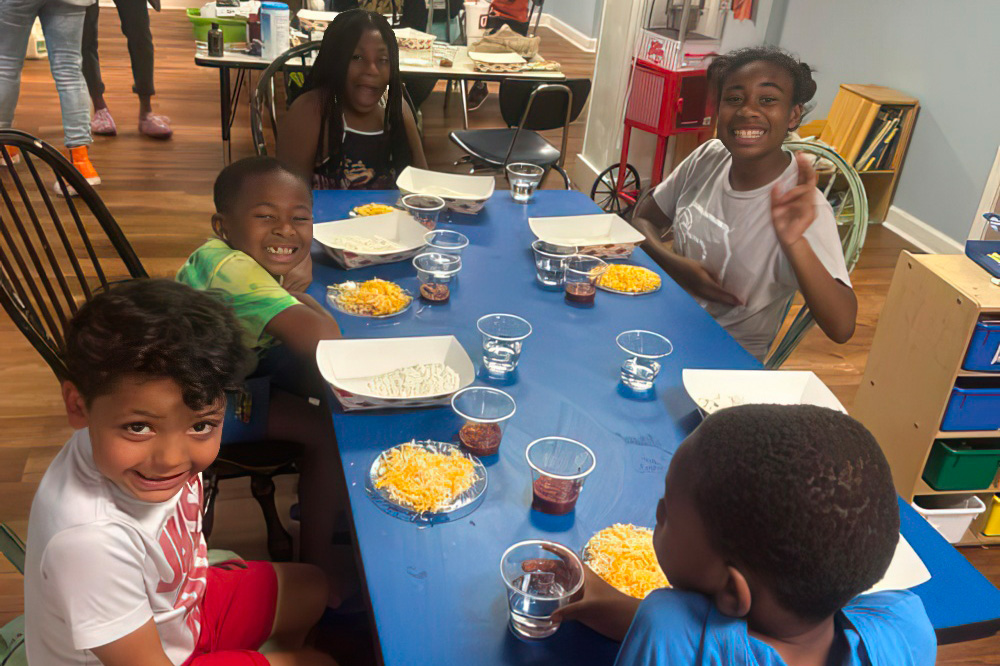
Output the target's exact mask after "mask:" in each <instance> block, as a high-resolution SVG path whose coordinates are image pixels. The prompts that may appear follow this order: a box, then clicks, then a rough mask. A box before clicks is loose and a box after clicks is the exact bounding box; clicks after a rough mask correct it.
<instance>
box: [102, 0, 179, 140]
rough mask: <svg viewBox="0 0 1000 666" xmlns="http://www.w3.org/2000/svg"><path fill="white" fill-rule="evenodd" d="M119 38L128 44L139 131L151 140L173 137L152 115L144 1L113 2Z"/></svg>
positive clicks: (165, 124) (153, 91) (166, 121)
mask: <svg viewBox="0 0 1000 666" xmlns="http://www.w3.org/2000/svg"><path fill="white" fill-rule="evenodd" d="M115 7H117V8H118V17H119V19H120V20H121V26H122V34H123V35H125V39H126V41H127V42H128V55H129V60H130V61H131V63H132V83H133V85H132V91H133V92H134V93H135V94H136V95H138V97H139V131H140V132H141V133H143V134H145V135H146V136H149V137H152V138H154V139H169V138H170V136H171V135H172V134H173V131H172V130H171V129H170V119H169V118H167V117H166V116H162V115H159V114H155V113H153V102H152V97H153V95H155V94H156V89H155V87H154V85H153V63H154V52H153V33H152V32H151V31H150V29H149V8H148V7H147V6H146V2H145V0H115Z"/></svg>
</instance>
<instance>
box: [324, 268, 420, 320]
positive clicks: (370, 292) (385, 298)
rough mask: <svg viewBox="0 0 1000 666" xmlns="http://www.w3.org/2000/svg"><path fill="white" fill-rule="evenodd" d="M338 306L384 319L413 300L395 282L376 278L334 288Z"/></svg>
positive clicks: (354, 312) (351, 311)
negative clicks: (383, 317)
mask: <svg viewBox="0 0 1000 666" xmlns="http://www.w3.org/2000/svg"><path fill="white" fill-rule="evenodd" d="M332 289H333V290H334V291H335V294H336V295H335V296H334V298H335V300H336V301H337V305H339V306H340V307H341V308H343V309H344V310H346V311H347V312H350V313H353V314H361V315H369V316H372V317H382V316H385V315H391V314H395V313H397V312H399V311H400V310H402V309H403V308H405V307H406V306H407V305H409V304H410V301H412V300H413V297H412V296H410V295H409V294H407V293H406V292H405V291H403V289H402V288H401V287H400V286H399V285H398V284H396V283H395V282H388V281H387V280H379V279H378V278H374V279H372V280H367V281H365V282H360V283H358V282H345V283H343V284H340V285H336V286H335V287H332Z"/></svg>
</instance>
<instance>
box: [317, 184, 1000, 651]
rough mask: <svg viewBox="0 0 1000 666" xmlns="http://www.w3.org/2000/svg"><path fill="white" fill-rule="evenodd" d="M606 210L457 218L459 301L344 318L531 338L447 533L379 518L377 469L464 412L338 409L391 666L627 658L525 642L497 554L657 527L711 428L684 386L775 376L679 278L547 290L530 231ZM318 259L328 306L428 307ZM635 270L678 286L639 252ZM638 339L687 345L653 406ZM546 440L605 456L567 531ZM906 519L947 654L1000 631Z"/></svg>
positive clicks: (377, 197) (943, 551)
mask: <svg viewBox="0 0 1000 666" xmlns="http://www.w3.org/2000/svg"><path fill="white" fill-rule="evenodd" d="M398 197H399V193H398V192H396V191H379V192H371V191H369V192H354V191H347V192H341V191H338V192H334V191H317V192H315V194H314V219H315V220H316V222H321V221H330V220H338V219H344V218H346V217H347V213H348V211H349V210H350V209H351V208H352V207H354V206H357V205H360V204H364V203H369V202H373V201H375V202H382V203H394V202H396V201H397V199H398ZM598 212H600V211H599V209H598V208H597V206H596V205H595V204H594V203H593V202H592V201H591V200H590V199H588V198H587V197H586V196H585V195H584V194H582V193H580V192H574V191H551V190H541V191H538V192H537V193H536V194H535V197H534V200H533V201H532V202H531V203H529V204H519V203H515V202H514V201H513V200H512V199H511V196H510V194H509V193H508V192H506V191H499V190H498V191H497V192H496V193H495V194H494V195H493V197H492V198H491V199H490V200H489V202H488V203H487V204H486V206H485V208H484V209H483V210H482V211H481V212H479V213H478V214H476V215H463V214H456V213H451V214H450V215H446V216H443V217H442V222H441V223H439V225H438V228H449V229H455V230H457V231H460V232H462V233H463V234H465V235H466V236H468V238H469V242H470V244H469V246H468V247H467V248H466V249H465V250H464V252H463V255H462V262H463V266H462V270H461V273H460V274H459V277H458V282H457V283H456V284H454V285H453V288H452V293H451V298H450V300H449V302H448V303H446V304H443V305H425V304H424V303H422V302H417V303H414V305H413V306H412V307H410V308H409V309H408V310H406V311H405V312H403V313H402V314H400V315H398V316H396V317H391V318H387V319H373V318H365V317H356V316H351V315H346V314H343V313H340V312H336V311H333V313H334V315H335V317H336V318H337V320H338V322H339V324H340V327H341V329H342V331H343V334H344V336H345V337H349V338H386V337H404V336H429V335H454V336H455V337H456V338H457V339H458V340H459V341H460V342H461V344H462V345H463V347H464V348H465V349H466V351H467V352H468V353H469V356H470V357H471V358H472V359H473V362H474V363H475V364H476V366H477V369H478V368H479V366H481V348H482V347H481V340H480V334H479V333H478V331H477V329H476V320H477V319H478V318H479V317H480V316H482V315H484V314H488V313H494V312H506V313H512V314H516V315H519V316H521V317H524V318H525V319H527V320H528V321H529V322H530V323H531V325H532V327H533V332H532V333H531V335H530V337H528V338H527V339H526V340H525V342H524V348H523V351H522V354H521V358H520V362H519V365H518V367H517V370H516V372H515V373H514V376H513V377H512V378H510V379H507V380H504V381H502V382H497V381H493V380H489V379H488V378H486V377H485V375H483V374H482V373H481V372H480V374H479V376H477V379H476V381H475V382H474V384H475V385H493V386H498V387H500V388H502V389H503V390H505V391H507V392H508V393H510V395H512V396H513V398H514V399H515V401H516V403H517V411H516V413H515V415H514V416H513V418H512V419H511V421H510V423H509V425H508V427H507V429H506V431H505V433H504V437H503V443H502V446H501V448H500V452H499V455H498V456H495V457H493V459H492V460H490V461H488V464H487V467H486V469H487V475H488V486H487V489H486V492H485V497H484V498H483V500H482V502H481V504H479V505H478V506H477V508H476V509H475V510H474V511H473V512H472V513H470V514H468V515H465V516H463V517H462V518H460V519H456V520H453V521H450V522H442V523H432V524H418V523H414V522H409V521H406V520H403V519H400V518H399V517H396V516H393V515H390V514H389V513H386V512H384V511H383V510H382V509H380V508H378V507H377V506H376V504H375V502H373V501H372V499H371V498H370V497H369V496H368V492H367V491H366V484H365V479H366V477H367V475H368V473H369V469H370V467H371V465H372V462H373V461H374V459H375V458H376V457H377V456H378V455H379V453H380V452H381V451H383V450H385V449H387V448H389V447H392V446H395V445H397V444H400V443H403V442H407V441H410V440H413V439H417V440H437V441H445V442H451V441H456V440H457V433H458V430H459V428H460V426H461V424H462V422H461V421H460V420H459V418H458V417H457V416H456V415H455V414H454V413H453V412H452V411H451V409H450V407H448V406H441V407H432V408H423V409H405V410H375V411H359V412H344V411H343V410H342V409H341V408H340V407H339V405H337V404H336V402H335V401H334V400H333V398H332V395H331V397H330V403H331V405H332V407H331V409H332V412H333V414H332V417H333V423H334V427H335V430H336V435H337V442H338V447H339V451H340V456H341V460H342V462H343V468H344V473H345V476H346V481H347V487H348V492H349V496H350V504H351V511H352V514H353V525H354V537H355V542H356V545H357V549H358V553H359V555H360V563H361V566H362V568H363V578H364V584H365V588H366V590H367V595H368V599H369V600H370V606H369V611H370V613H371V618H372V619H373V621H374V626H375V629H376V632H377V642H378V651H377V652H378V654H379V657H380V658H381V660H382V662H383V663H385V664H392V665H400V666H402V665H407V666H408V665H412V664H449V665H458V664H470V665H471V664H476V665H477V666H479V665H482V666H490V665H494V664H522V665H523V664H546V666H555V665H558V664H567V665H568V664H611V663H613V661H614V658H615V654H616V651H617V647H618V646H617V644H616V643H614V642H613V641H610V640H608V639H606V638H604V637H602V636H600V635H598V634H597V633H595V632H593V631H591V630H590V629H588V628H586V627H584V626H582V625H580V624H578V623H576V622H567V623H565V624H564V625H563V626H561V627H560V628H559V630H558V631H557V632H556V633H555V635H553V636H552V637H550V638H548V639H545V640H541V641H537V642H527V641H523V640H520V639H518V638H516V637H515V636H514V635H513V634H512V633H511V631H510V630H509V629H508V610H507V599H506V594H505V589H504V585H503V582H502V579H501V577H500V571H499V562H500V556H501V554H502V553H503V551H504V550H505V549H506V548H507V547H508V546H509V545H511V544H513V543H515V542H517V541H520V540H523V539H530V538H543V539H549V540H552V541H556V542H559V543H562V544H565V545H566V546H568V547H570V548H572V549H575V550H577V551H578V552H579V550H580V549H581V548H582V547H583V545H584V544H585V543H586V541H587V540H588V539H589V538H590V537H591V536H592V535H593V534H594V533H595V532H597V531H598V530H601V529H603V528H605V527H608V526H609V525H612V524H614V523H633V524H636V525H641V526H647V527H652V526H653V525H654V523H655V517H654V516H655V507H656V503H657V501H658V499H659V498H660V497H661V496H662V493H663V482H664V477H665V474H666V470H667V466H668V465H669V464H670V459H671V456H672V454H673V452H674V451H675V450H676V448H677V446H678V445H679V444H680V443H681V441H682V440H683V439H684V437H685V436H686V435H687V434H688V433H690V432H691V431H692V430H693V429H694V428H695V427H696V426H697V425H698V423H699V422H700V421H701V416H700V414H699V411H698V409H697V408H696V406H695V404H694V402H693V401H692V400H691V398H690V397H689V396H688V395H687V393H686V392H685V390H684V387H683V385H682V382H681V371H682V370H683V369H684V368H720V369H734V370H740V369H743V370H751V369H760V367H761V366H760V364H759V363H758V361H757V360H756V359H754V357H753V356H751V355H750V354H748V353H747V352H746V351H745V350H744V349H743V348H742V347H741V346H740V345H739V344H738V343H737V342H736V341H735V340H734V339H733V338H732V337H730V336H729V334H727V333H726V332H725V331H724V330H723V329H722V328H721V327H720V326H718V325H717V324H716V323H715V321H714V320H713V319H712V318H711V317H710V316H709V315H708V314H707V313H706V312H705V311H704V310H703V309H702V308H701V307H699V305H698V304H697V303H696V302H695V301H694V300H693V299H692V298H691V297H690V296H689V295H688V294H687V293H686V292H684V290H683V289H681V288H680V287H679V286H678V285H677V284H675V283H674V282H673V281H672V280H671V279H670V278H668V277H666V276H663V280H662V282H663V284H662V288H661V289H660V290H659V291H658V292H655V293H653V294H648V295H643V296H624V295H618V294H611V293H605V292H598V294H597V298H596V301H595V304H594V306H593V307H592V308H589V309H584V308H578V307H572V306H569V305H567V304H566V303H565V302H564V299H563V295H562V293H561V292H553V291H547V290H544V289H542V288H541V287H540V286H539V285H538V284H537V283H536V281H535V269H534V263H533V257H532V253H531V249H530V243H531V241H532V240H534V235H533V234H532V232H531V230H530V229H529V227H528V218H529V217H544V216H556V215H582V214H590V213H598ZM312 257H313V264H314V270H313V277H314V280H313V284H312V286H311V287H310V290H309V291H310V294H311V295H312V296H314V297H315V298H316V299H317V300H318V301H319V302H321V303H325V302H326V288H327V285H330V284H335V283H339V282H343V281H345V280H355V281H359V280H367V279H370V278H373V277H379V278H383V279H386V280H392V281H395V282H397V283H399V284H400V285H401V286H403V287H404V288H407V289H408V290H409V291H410V292H411V293H417V289H418V286H419V284H418V281H417V278H416V275H415V270H414V268H413V266H412V265H411V264H410V262H409V261H404V262H398V263H395V264H385V265H379V266H372V267H366V268H359V269H354V270H351V271H344V270H342V269H340V268H339V267H337V266H336V264H334V263H333V261H332V260H331V259H329V258H328V257H327V255H326V254H325V252H324V251H323V249H322V248H321V247H320V246H319V245H318V243H314V247H313V249H312ZM632 261H633V262H634V263H637V264H640V265H643V266H646V267H647V268H650V269H652V270H654V271H656V272H657V273H659V274H661V275H663V273H662V271H661V270H660V269H659V267H658V266H657V265H656V264H655V263H654V262H653V261H652V260H651V259H650V258H649V257H648V256H647V255H646V254H645V253H644V252H643V251H642V250H641V249H637V250H636V251H635V253H634V254H633V256H632ZM628 329H648V330H652V331H656V332H658V333H661V334H663V335H665V336H666V337H667V338H669V339H670V340H671V341H672V343H673V353H672V354H671V355H669V356H667V357H666V358H665V359H662V366H663V367H662V370H661V372H660V374H659V377H658V378H657V380H656V384H655V389H654V393H653V395H652V396H647V397H646V399H636V396H635V395H633V394H630V393H628V392H626V391H623V390H622V389H621V388H620V387H619V381H618V379H619V368H620V366H621V363H622V361H623V360H624V355H623V353H622V352H621V351H620V350H619V349H618V348H617V346H616V345H615V337H616V335H617V334H618V333H619V332H621V331H624V330H628ZM547 435H561V436H566V437H571V438H574V439H577V440H580V441H582V442H584V443H585V444H587V445H588V446H589V447H590V448H591V449H592V450H593V451H594V453H595V455H596V458H597V466H596V469H595V471H594V472H593V473H592V474H591V476H590V477H589V478H588V479H587V482H586V484H585V486H584V487H583V490H582V492H581V494H580V498H579V501H578V503H577V505H576V509H575V510H574V511H573V512H571V513H570V514H568V515H565V516H550V515H545V514H541V513H538V512H537V511H533V510H532V509H531V507H530V505H531V496H532V494H531V477H530V472H529V468H528V465H527V463H526V461H525V448H526V447H527V445H528V443H529V442H531V441H532V440H534V439H537V438H539V437H543V436H547ZM900 512H901V525H902V533H903V535H904V536H905V537H906V539H907V540H908V541H909V543H910V544H911V545H912V547H913V549H914V550H915V551H916V552H917V554H918V555H919V556H920V558H921V559H922V560H923V562H924V564H925V565H926V566H927V568H928V570H929V571H930V573H931V579H930V580H929V581H927V582H925V583H923V584H921V585H919V586H917V587H915V588H914V591H915V592H916V593H917V594H918V595H920V597H921V599H922V600H923V602H924V605H925V607H926V608H927V612H928V615H929V616H930V619H931V621H932V623H933V625H934V627H935V628H936V629H937V630H938V632H939V638H941V639H942V640H953V639H954V637H957V636H959V635H960V634H961V632H962V631H963V630H976V631H979V632H984V631H991V630H995V629H996V628H997V626H998V622H1000V591H998V590H997V589H996V588H995V587H994V586H993V585H992V584H990V583H989V581H987V580H986V579H985V578H984V577H983V576H982V575H981V574H980V573H979V572H978V571H977V570H976V569H975V568H973V567H972V566H971V565H970V564H969V563H968V562H967V561H966V560H965V558H964V557H962V556H961V554H959V553H958V552H957V551H956V550H955V549H954V548H953V547H952V546H951V545H949V544H948V543H946V542H945V541H944V539H942V538H941V537H940V536H939V535H938V534H937V532H935V531H934V530H933V528H931V527H930V525H929V524H927V523H926V522H925V521H924V520H923V519H922V518H920V517H919V516H918V515H917V514H916V512H915V511H913V509H912V508H911V507H910V506H909V505H907V504H906V503H904V502H903V501H902V500H901V501H900ZM817 529H822V526H817ZM956 632H957V633H956ZM949 637H951V638H949Z"/></svg>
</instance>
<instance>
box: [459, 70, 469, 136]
mask: <svg viewBox="0 0 1000 666" xmlns="http://www.w3.org/2000/svg"><path fill="white" fill-rule="evenodd" d="M458 92H459V93H460V94H461V95H462V129H469V82H468V80H466V79H462V80H461V81H459V86H458Z"/></svg>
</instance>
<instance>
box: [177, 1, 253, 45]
mask: <svg viewBox="0 0 1000 666" xmlns="http://www.w3.org/2000/svg"><path fill="white" fill-rule="evenodd" d="M187 17H188V20H189V21H191V27H192V28H194V41H196V42H208V31H209V30H211V29H212V24H213V23H218V24H219V30H221V31H222V41H223V43H225V44H236V43H244V44H245V43H246V41H247V20H246V19H245V18H243V17H242V16H230V17H226V18H205V17H203V16H202V15H201V10H200V9H188V10H187Z"/></svg>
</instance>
